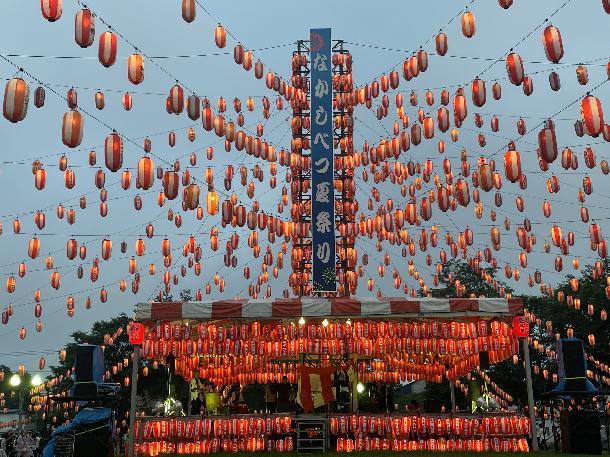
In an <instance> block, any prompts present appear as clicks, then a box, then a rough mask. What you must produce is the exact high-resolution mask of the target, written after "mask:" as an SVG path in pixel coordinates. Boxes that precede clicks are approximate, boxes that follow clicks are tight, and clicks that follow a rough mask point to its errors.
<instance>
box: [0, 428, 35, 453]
mask: <svg viewBox="0 0 610 457" xmlns="http://www.w3.org/2000/svg"><path fill="white" fill-rule="evenodd" d="M41 452H42V449H41V448H40V437H39V436H37V435H36V436H35V435H34V434H33V433H30V432H18V431H15V430H12V431H9V432H8V433H6V434H5V435H3V436H2V437H0V457H36V456H38V455H40V454H41Z"/></svg>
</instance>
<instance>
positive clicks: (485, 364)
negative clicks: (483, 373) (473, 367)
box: [479, 351, 489, 370]
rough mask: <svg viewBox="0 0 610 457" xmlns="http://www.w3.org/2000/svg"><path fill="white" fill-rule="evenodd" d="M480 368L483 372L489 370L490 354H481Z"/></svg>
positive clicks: (482, 352) (484, 352) (483, 352)
mask: <svg viewBox="0 0 610 457" xmlns="http://www.w3.org/2000/svg"><path fill="white" fill-rule="evenodd" d="M479 367H480V368H481V370H487V369H488V368H489V352H487V351H481V352H479Z"/></svg>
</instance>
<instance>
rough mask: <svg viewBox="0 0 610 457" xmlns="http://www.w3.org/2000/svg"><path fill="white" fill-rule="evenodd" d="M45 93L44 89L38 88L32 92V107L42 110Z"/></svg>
mask: <svg viewBox="0 0 610 457" xmlns="http://www.w3.org/2000/svg"><path fill="white" fill-rule="evenodd" d="M44 100H45V91H44V87H42V86H38V87H37V88H36V90H35V91H34V106H35V107H36V108H42V107H43V106H44Z"/></svg>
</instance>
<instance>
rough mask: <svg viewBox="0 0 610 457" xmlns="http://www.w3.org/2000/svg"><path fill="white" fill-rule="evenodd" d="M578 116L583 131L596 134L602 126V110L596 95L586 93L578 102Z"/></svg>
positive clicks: (600, 131) (591, 134) (600, 130)
mask: <svg viewBox="0 0 610 457" xmlns="http://www.w3.org/2000/svg"><path fill="white" fill-rule="evenodd" d="M580 117H581V119H582V122H583V125H584V128H585V132H586V133H587V135H590V136H598V135H599V134H600V133H602V130H603V128H604V112H603V111H602V104H601V102H600V101H599V99H598V98H597V97H594V96H593V95H587V96H586V97H585V98H583V99H582V102H581V103H580Z"/></svg>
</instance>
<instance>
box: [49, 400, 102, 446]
mask: <svg viewBox="0 0 610 457" xmlns="http://www.w3.org/2000/svg"><path fill="white" fill-rule="evenodd" d="M111 415H112V411H111V409H110V408H85V409H83V410H81V411H79V412H78V414H76V416H74V419H73V420H72V422H70V423H69V424H67V425H62V426H61V427H58V428H57V429H56V430H55V431H54V432H53V434H52V435H51V439H50V440H49V442H48V443H47V445H46V446H45V448H44V450H43V451H42V457H53V455H54V454H55V437H56V436H57V435H62V434H64V433H67V432H69V431H70V430H72V429H74V428H76V427H77V426H79V425H86V424H95V423H97V422H101V421H108V423H109V426H110V418H111Z"/></svg>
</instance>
